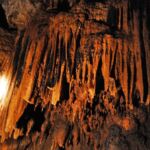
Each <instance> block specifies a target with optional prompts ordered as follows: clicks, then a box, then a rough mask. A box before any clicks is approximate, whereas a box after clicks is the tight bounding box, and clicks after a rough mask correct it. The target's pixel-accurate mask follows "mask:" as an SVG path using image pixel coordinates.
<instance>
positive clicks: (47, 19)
mask: <svg viewBox="0 0 150 150" xmlns="http://www.w3.org/2000/svg"><path fill="white" fill-rule="evenodd" d="M54 2H55V3H54ZM54 2H51V3H50V2H49V3H48V2H47V3H44V2H43V1H40V2H39V4H38V3H36V5H35V3H34V2H32V1H27V2H26V1H23V2H22V1H13V0H9V1H7V2H5V3H3V4H2V6H3V8H4V9H5V10H6V17H7V19H8V23H9V25H10V27H13V28H17V30H18V31H17V32H18V33H17V35H16V34H14V33H9V32H10V31H7V32H8V36H7V37H6V38H5V37H4V36H3V32H4V31H3V30H2V31H0V33H2V34H1V36H0V38H1V37H2V38H4V39H6V42H5V41H4V42H5V43H10V47H9V48H8V49H9V51H11V53H12V55H11V54H8V57H7V53H5V57H6V58H4V57H3V56H2V55H0V56H2V57H1V58H0V60H2V61H3V59H4V61H3V64H5V60H8V61H9V62H7V63H6V66H7V67H8V68H9V69H6V68H5V67H4V66H3V65H2V67H1V68H2V69H4V68H5V70H4V72H5V73H6V74H7V76H8V77H9V81H10V86H9V91H8V94H7V97H6V104H5V105H4V106H3V105H2V108H1V114H0V115H1V118H0V120H1V121H0V123H1V124H0V135H1V141H4V140H5V139H8V138H10V137H13V138H14V139H17V138H18V137H19V136H22V135H23V134H24V133H23V131H22V130H23V128H24V127H23V125H21V126H19V127H17V124H18V122H19V121H20V120H21V119H22V118H23V117H24V115H25V112H26V111H27V108H28V107H33V108H34V109H35V110H36V109H37V107H39V105H40V109H41V112H42V109H46V107H47V105H51V104H53V105H54V107H58V106H57V105H59V103H60V105H63V103H65V104H66V106H62V109H66V107H67V105H69V104H70V105H71V108H70V109H71V110H70V111H71V112H70V113H68V114H69V115H70V116H69V117H68V118H69V121H70V122H74V123H75V120H76V118H79V119H80V118H82V112H83V109H82V107H83V108H86V106H87V103H88V104H89V105H91V106H92V105H93V104H94V103H95V99H96V98H97V97H101V99H102V103H103V105H104V107H105V108H106V111H110V112H111V114H115V113H116V112H117V110H118V109H117V108H118V107H119V108H121V109H122V110H123V111H132V110H135V109H136V108H138V107H139V106H141V105H142V106H146V107H148V106H149V101H150V66H149V63H150V50H149V49H150V47H149V46H150V44H149V43H150V42H149V40H150V38H149V33H150V32H149V31H150V28H149V19H150V16H149V14H150V13H149V8H150V4H149V1H148V0H144V1H141V0H138V1H136V2H134V1H133V0H128V1H125V0H122V1H115V2H114V1H111V0H108V1H100V2H98V1H93V2H90V1H74V2H73V1H70V2H67V1H65V2H66V3H67V7H68V9H66V8H67V7H66V5H64V7H65V9H60V6H61V5H60V4H63V2H61V1H54ZM66 3H65V4H66ZM23 6H24V8H25V9H21V8H22V7H23ZM16 7H17V8H18V9H16ZM45 8H47V9H46V10H45ZM20 9H21V10H20ZM54 10H55V11H54ZM16 11H18V15H16V14H17V12H16ZM7 32H4V33H5V34H7ZM9 34H10V35H9ZM13 36H16V38H14V37H13ZM14 39H15V40H14ZM8 40H9V41H11V42H12V43H11V42H7V41H8ZM1 41H2V40H0V46H1V47H3V45H1ZM5 43H4V44H5ZM2 44H3V42H2ZM5 45H8V44H5ZM8 46H9V45H8ZM1 53H3V51H1ZM110 97H111V99H112V102H109V98H110ZM98 103H99V102H98ZM109 103H110V104H109ZM58 110H59V109H58ZM32 113H34V111H33V112H32ZM119 113H120V112H119ZM28 115H29V114H27V116H28ZM35 115H36V113H35ZM103 116H104V115H103ZM114 118H115V117H114ZM39 119H40V118H39ZM125 119H126V118H125ZM33 120H34V121H35V123H36V119H35V118H34V119H33ZM114 120H115V121H114V122H118V120H121V121H120V122H121V123H118V124H119V125H120V126H123V128H125V129H126V128H128V127H126V126H125V127H124V125H121V124H122V122H123V121H124V120H123V119H122V118H119V119H118V118H117V119H114ZM28 121H29V120H28ZM125 121H126V120H125ZM31 122H32V121H31ZM62 122H63V121H62ZM26 124H27V123H26ZM29 124H30V123H29ZM37 124H38V122H37ZM64 126H65V123H64ZM41 128H42V127H41ZM64 128H67V127H64ZM129 128H130V126H129ZM131 128H132V127H131ZM66 130H67V131H68V129H66ZM26 134H27V133H26ZM55 136H56V135H55ZM55 136H54V137H55ZM56 137H57V136H56ZM56 143H57V144H58V145H59V146H60V147H61V145H62V144H61V143H59V141H57V142H56ZM54 147H55V146H54ZM54 149H55V148H54Z"/></svg>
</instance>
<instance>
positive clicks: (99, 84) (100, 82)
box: [96, 58, 104, 95]
mask: <svg viewBox="0 0 150 150" xmlns="http://www.w3.org/2000/svg"><path fill="white" fill-rule="evenodd" d="M101 68H102V58H100V60H99V63H98V69H97V72H96V95H97V94H99V93H100V91H102V90H104V77H103V75H102V71H101Z"/></svg>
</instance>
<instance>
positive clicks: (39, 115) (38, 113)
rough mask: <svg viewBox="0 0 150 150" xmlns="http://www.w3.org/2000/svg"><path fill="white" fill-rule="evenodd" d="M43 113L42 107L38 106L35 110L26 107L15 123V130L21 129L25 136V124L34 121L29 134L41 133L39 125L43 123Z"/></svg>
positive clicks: (30, 106) (31, 107) (29, 106)
mask: <svg viewBox="0 0 150 150" xmlns="http://www.w3.org/2000/svg"><path fill="white" fill-rule="evenodd" d="M44 112H45V111H42V107H41V106H40V105H38V106H37V107H36V109H35V108H34V106H33V105H28V106H27V107H26V109H25V111H24V113H23V115H22V116H21V117H20V119H19V121H18V122H17V128H19V129H23V133H24V134H25V133H26V131H27V124H28V122H29V121H30V120H33V121H34V124H33V127H32V128H31V132H35V131H41V125H42V124H43V122H44V119H45V118H44Z"/></svg>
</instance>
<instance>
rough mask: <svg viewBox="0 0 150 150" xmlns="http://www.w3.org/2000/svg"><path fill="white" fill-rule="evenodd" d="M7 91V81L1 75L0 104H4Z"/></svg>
mask: <svg viewBox="0 0 150 150" xmlns="http://www.w3.org/2000/svg"><path fill="white" fill-rule="evenodd" d="M7 91H8V79H7V78H6V77H5V76H4V75H3V76H1V77H0V103H2V104H4V102H5V97H6V95H7Z"/></svg>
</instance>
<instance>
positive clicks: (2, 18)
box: [0, 5, 9, 30]
mask: <svg viewBox="0 0 150 150" xmlns="http://www.w3.org/2000/svg"><path fill="white" fill-rule="evenodd" d="M0 28H3V29H6V30H9V25H8V22H7V19H6V15H5V11H4V9H3V7H2V6H1V5H0Z"/></svg>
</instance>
